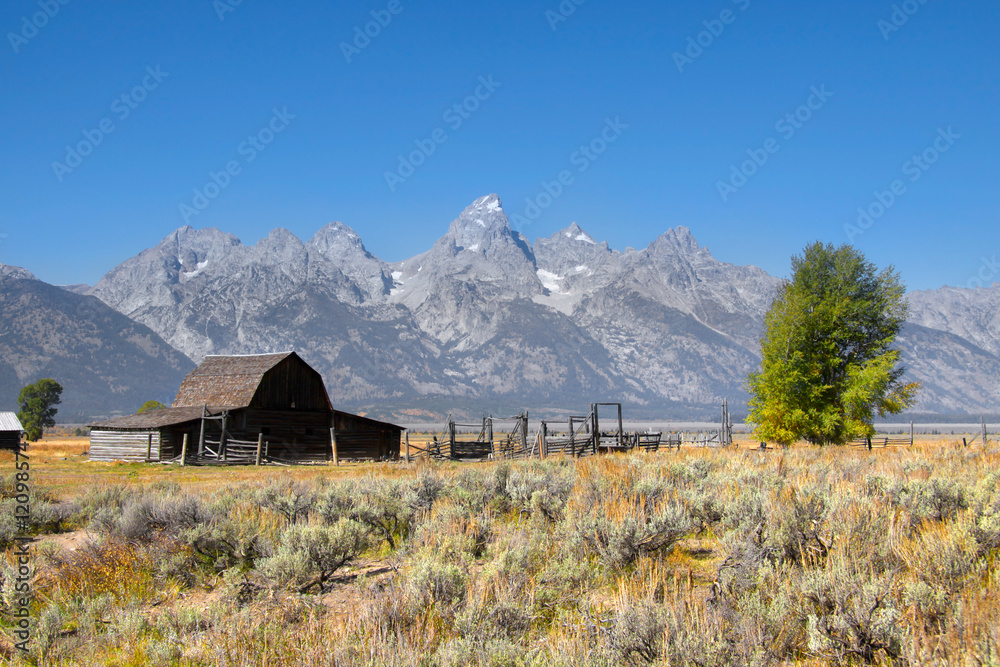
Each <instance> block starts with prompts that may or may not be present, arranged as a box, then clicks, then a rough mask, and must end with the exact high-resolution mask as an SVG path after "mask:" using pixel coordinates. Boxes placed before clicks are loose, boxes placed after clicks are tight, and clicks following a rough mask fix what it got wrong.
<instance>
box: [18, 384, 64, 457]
mask: <svg viewBox="0 0 1000 667" xmlns="http://www.w3.org/2000/svg"><path fill="white" fill-rule="evenodd" d="M62 391H63V388H62V385H60V384H59V383H58V382H56V381H55V380H52V379H49V378H47V379H45V380H39V381H38V382H36V383H34V384H29V385H28V386H26V387H24V388H23V389H21V393H20V394H18V396H17V402H18V404H19V406H20V408H21V409H20V410H19V411H18V413H17V418H18V419H19V420H20V421H21V426H23V427H24V430H25V432H27V434H28V440H29V441H30V442H35V441H37V440H38V439H39V438H41V437H42V432H43V431H44V430H45V429H46V428H49V427H52V426H55V425H56V422H55V419H54V417H55V416H56V412H57V410H56V409H55V407H53V406H56V405H58V404H59V403H60V402H61V401H62V399H61V398H60V396H62Z"/></svg>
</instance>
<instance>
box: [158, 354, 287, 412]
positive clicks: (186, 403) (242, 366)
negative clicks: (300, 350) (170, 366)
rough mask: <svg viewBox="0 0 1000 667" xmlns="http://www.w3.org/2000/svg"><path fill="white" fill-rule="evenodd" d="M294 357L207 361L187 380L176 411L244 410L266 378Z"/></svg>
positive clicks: (256, 356) (258, 356) (215, 358)
mask: <svg viewBox="0 0 1000 667" xmlns="http://www.w3.org/2000/svg"><path fill="white" fill-rule="evenodd" d="M291 356H296V357H297V356H298V355H296V354H295V353H294V352H280V353H277V354H248V355H236V356H208V357H205V360H204V361H203V362H201V365H199V366H198V367H197V368H195V369H194V370H193V371H191V372H190V373H188V375H187V377H185V378H184V381H183V382H182V383H181V388H180V390H179V391H178V392H177V398H175V399H174V405H173V407H175V408H181V407H200V406H204V405H212V406H220V407H226V408H245V407H247V406H249V405H250V402H251V401H252V400H253V397H254V394H255V393H257V388H258V387H259V386H260V383H261V380H263V379H264V374H265V373H267V372H268V371H269V370H271V369H272V368H274V367H275V366H277V365H278V364H280V363H281V362H282V361H284V360H285V359H287V358H288V357H291Z"/></svg>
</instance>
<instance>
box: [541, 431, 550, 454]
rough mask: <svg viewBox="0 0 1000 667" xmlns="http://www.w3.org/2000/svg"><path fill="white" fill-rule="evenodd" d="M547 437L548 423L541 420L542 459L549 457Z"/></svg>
mask: <svg viewBox="0 0 1000 667" xmlns="http://www.w3.org/2000/svg"><path fill="white" fill-rule="evenodd" d="M548 437H549V425H548V424H546V423H545V422H542V449H541V452H540V454H541V457H542V458H543V459H547V458H548V457H549V443H548Z"/></svg>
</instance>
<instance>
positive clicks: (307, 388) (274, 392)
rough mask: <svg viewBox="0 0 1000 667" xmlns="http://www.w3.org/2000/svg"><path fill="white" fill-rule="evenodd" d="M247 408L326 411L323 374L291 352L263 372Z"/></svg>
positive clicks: (327, 398) (328, 405)
mask: <svg viewBox="0 0 1000 667" xmlns="http://www.w3.org/2000/svg"><path fill="white" fill-rule="evenodd" d="M250 408H251V409H263V410H289V409H291V410H327V411H329V410H330V409H331V406H330V398H329V397H328V396H327V393H326V386H325V385H324V384H323V377H322V376H321V375H320V374H319V373H318V372H316V371H315V370H313V369H312V368H310V367H309V365H308V364H306V363H305V362H304V361H302V360H301V359H299V357H298V356H291V357H288V358H287V359H285V360H284V361H282V362H280V363H279V364H278V365H277V366H275V367H274V368H272V369H271V370H269V371H267V372H266V373H264V377H262V378H261V381H260V385H259V386H258V387H257V391H256V393H255V394H254V397H253V401H252V402H251V403H250Z"/></svg>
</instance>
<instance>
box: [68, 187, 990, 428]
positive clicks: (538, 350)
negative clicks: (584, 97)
mask: <svg viewBox="0 0 1000 667" xmlns="http://www.w3.org/2000/svg"><path fill="white" fill-rule="evenodd" d="M779 282H780V281H779V280H778V279H777V278H774V277H772V276H770V275H768V274H767V273H766V272H765V271H763V270H762V269H759V268H757V267H753V266H734V265H731V264H727V263H724V262H720V261H718V260H716V259H715V258H714V257H712V255H711V253H710V252H709V251H708V249H706V248H703V247H701V246H699V245H698V243H697V241H696V240H695V238H694V237H693V236H692V234H691V232H690V230H688V229H687V228H685V227H676V228H674V229H670V230H668V231H667V232H665V233H664V234H662V235H661V236H660V237H659V238H657V239H655V240H654V241H653V242H652V243H651V244H650V245H649V246H648V247H647V248H645V249H642V250H632V249H629V250H627V251H624V252H621V251H617V250H613V249H611V248H609V246H608V244H607V243H604V242H598V241H596V240H595V239H593V238H592V237H591V236H590V235H589V234H587V232H586V231H584V230H583V229H582V228H581V227H579V226H578V225H576V224H575V223H574V224H573V225H571V226H569V227H567V228H566V229H564V230H561V231H559V232H557V233H556V234H553V235H552V236H550V237H548V238H542V239H538V240H537V241H535V242H534V244H532V243H530V242H529V240H528V239H527V238H525V237H524V236H523V235H522V234H520V233H518V232H516V231H514V230H512V229H511V227H510V224H509V222H508V220H507V216H506V215H505V214H504V211H503V207H502V205H501V202H500V199H499V198H498V197H497V196H496V195H489V196H487V197H482V198H480V199H478V200H476V201H475V202H473V204H472V205H470V206H469V207H468V208H466V209H465V210H464V211H463V212H462V213H461V215H459V217H458V218H456V219H455V220H454V221H453V222H452V223H451V225H450V226H449V228H448V231H447V233H446V234H445V235H444V236H442V237H441V238H440V239H439V240H438V241H437V242H436V243H434V245H433V247H432V248H430V249H429V250H428V251H427V252H424V253H422V254H419V255H417V256H415V257H413V258H411V259H408V260H406V261H403V262H399V263H395V264H391V263H387V262H384V261H382V260H380V259H379V258H377V257H375V256H373V255H372V254H371V253H370V252H368V250H367V249H366V248H365V246H364V244H363V243H362V240H361V238H360V237H359V236H358V234H357V233H356V232H355V231H354V230H352V229H351V228H350V227H348V226H346V225H343V224H341V223H332V224H329V225H327V226H326V227H324V228H323V229H321V230H320V231H319V232H317V233H316V235H315V236H313V238H311V239H310V240H308V241H306V242H302V241H301V240H300V239H298V238H297V237H296V236H294V235H293V234H292V233H291V232H289V231H287V230H284V229H276V230H274V231H273V232H271V234H270V235H269V236H268V237H267V238H265V239H263V240H261V241H259V242H258V243H257V244H256V245H253V246H246V245H243V244H242V243H241V242H240V241H239V240H238V239H237V238H236V237H235V236H233V235H231V234H227V233H224V232H221V231H219V230H217V229H202V230H195V229H192V228H190V227H184V228H181V229H178V230H177V231H176V232H174V233H173V234H171V235H170V236H168V237H167V238H165V239H164V240H163V241H161V242H160V243H159V244H157V245H156V246H155V247H153V248H151V249H149V250H145V251H143V252H141V253H140V254H139V255H137V256H136V257H133V258H132V259H129V260H127V261H126V262H124V263H123V264H121V265H120V266H118V267H116V268H115V269H113V270H112V271H110V272H109V273H108V274H107V275H106V276H104V278H103V279H101V280H100V282H98V283H97V285H95V286H94V287H92V288H90V289H89V290H87V293H89V294H91V295H93V296H96V297H98V298H99V299H100V300H101V301H103V302H104V303H105V304H107V305H108V306H110V307H111V308H113V309H115V310H117V311H118V312H120V313H122V314H124V315H126V316H128V317H129V318H131V319H133V320H134V321H136V322H138V323H141V324H143V325H146V326H147V327H149V328H150V329H152V330H153V331H154V332H156V333H157V334H159V336H160V337H162V338H163V339H164V340H165V341H166V342H167V343H169V344H170V345H171V346H173V347H174V348H176V349H177V350H179V351H181V352H183V353H184V354H185V355H187V356H188V357H190V359H192V360H193V361H194V362H196V363H197V362H199V361H200V360H201V359H202V358H203V357H204V356H205V355H207V354H228V353H232V354H236V353H255V352H270V351H278V350H288V349H295V350H297V351H299V353H300V354H302V356H303V357H304V358H305V359H306V360H307V361H308V362H309V363H310V364H312V365H313V366H314V367H315V368H316V369H317V370H319V371H320V372H321V373H322V374H323V376H324V377H325V379H326V382H327V386H328V388H329V390H330V394H331V398H332V399H333V400H334V402H335V403H337V404H338V405H341V406H344V407H351V408H355V409H359V408H369V409H372V410H373V411H374V412H377V413H380V414H384V415H396V416H400V415H403V414H407V415H418V414H427V415H428V416H430V415H431V414H434V415H440V414H444V413H447V412H449V411H455V412H463V411H465V412H468V413H472V414H478V412H479V411H481V410H501V411H502V410H503V409H504V408H507V409H508V410H509V411H514V410H516V409H520V408H530V409H533V410H536V411H539V410H540V411H542V412H545V411H550V412H554V411H560V410H568V411H579V410H580V409H582V407H584V406H586V405H587V404H589V403H590V402H592V401H608V400H622V401H624V402H625V403H626V404H628V406H629V409H630V411H631V412H630V414H632V415H634V416H637V417H638V416H648V417H670V418H680V417H689V416H691V417H693V416H702V415H709V414H715V411H716V407H717V404H718V403H719V402H720V401H721V400H722V399H723V398H728V399H730V401H731V402H734V401H741V400H745V398H746V393H745V390H744V388H743V386H744V382H745V377H746V375H747V373H748V372H749V371H751V370H752V369H754V368H756V366H757V365H758V363H759V340H760V333H761V330H762V323H763V318H764V314H765V312H766V311H767V309H768V307H769V306H770V304H771V301H772V299H773V297H774V294H775V290H776V288H777V286H778V284H779ZM76 289H79V288H76ZM910 301H911V309H912V312H911V317H910V324H908V326H907V328H906V330H905V332H904V334H903V335H902V336H901V337H900V341H899V345H900V347H901V349H902V350H903V352H904V356H905V359H906V363H907V365H908V367H909V368H910V369H911V376H912V377H913V378H914V379H916V380H919V381H921V382H923V384H924V391H923V392H922V394H921V397H920V403H919V405H918V406H917V411H922V412H943V413H979V412H983V411H986V412H997V411H1000V386H998V382H997V380H998V379H1000V315H998V312H1000V309H998V306H1000V284H998V285H994V286H993V287H991V288H986V289H977V290H968V289H959V288H943V289H940V290H934V291H930V292H915V293H913V294H911V295H910Z"/></svg>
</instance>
